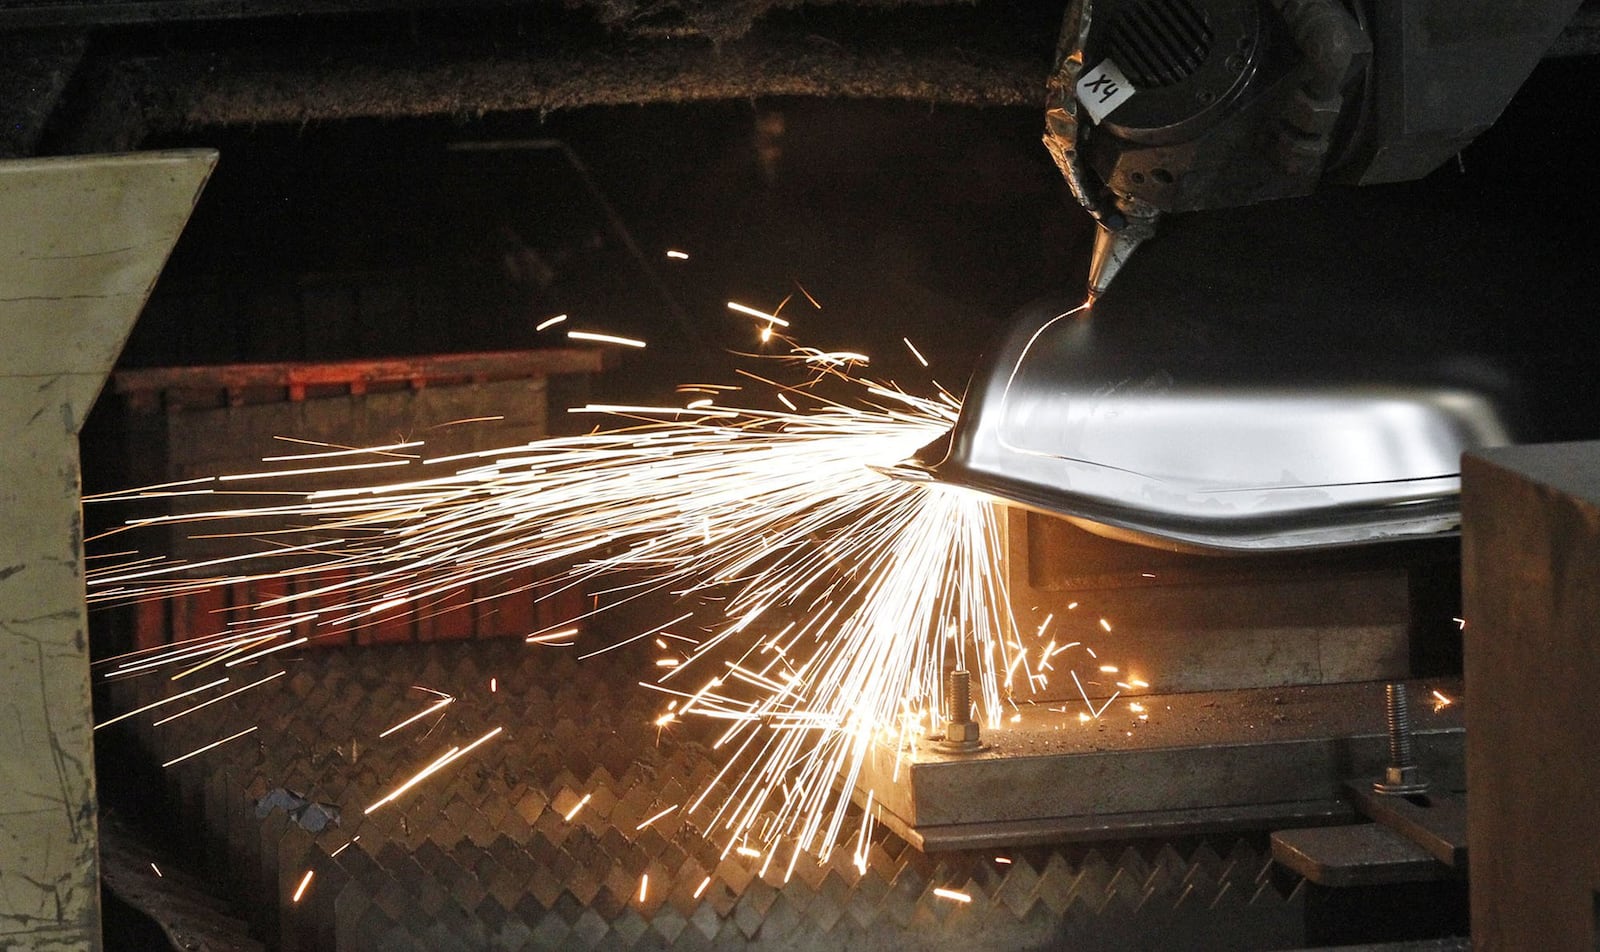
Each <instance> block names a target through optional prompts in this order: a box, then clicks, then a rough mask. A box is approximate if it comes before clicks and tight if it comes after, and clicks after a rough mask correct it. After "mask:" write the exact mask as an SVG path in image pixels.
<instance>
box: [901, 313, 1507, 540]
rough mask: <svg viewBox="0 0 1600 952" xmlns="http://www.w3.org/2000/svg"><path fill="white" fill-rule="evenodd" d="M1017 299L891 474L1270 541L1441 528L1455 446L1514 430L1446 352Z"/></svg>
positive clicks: (1389, 535) (1448, 528) (1157, 530)
mask: <svg viewBox="0 0 1600 952" xmlns="http://www.w3.org/2000/svg"><path fill="white" fill-rule="evenodd" d="M1100 309H1101V305H1097V307H1096V309H1095V311H1096V312H1097V313H1092V314H1091V312H1090V311H1089V310H1087V309H1084V308H1075V307H1063V306H1058V305H1053V304H1048V303H1047V304H1041V305H1037V306H1035V307H1032V308H1029V309H1026V310H1024V311H1023V312H1022V314H1021V315H1019V317H1018V319H1017V320H1016V321H1015V322H1014V324H1013V325H1012V327H1011V328H1010V330H1009V331H1008V332H1007V333H1006V334H1005V336H1004V338H1003V339H1002V341H1001V343H1000V346H999V347H998V348H997V350H996V351H995V352H994V353H993V354H991V356H990V358H989V359H988V361H987V365H986V367H985V368H984V369H982V370H980V371H979V372H978V374H977V375H976V376H975V377H974V379H973V381H972V383H971V384H970V386H969V389H968V393H967V397H966V401H965V403H964V405H963V410H962V415H961V418H960V421H959V422H958V423H957V425H956V426H955V428H954V429H953V431H952V432H951V433H950V434H949V436H948V438H947V439H945V440H943V441H940V442H939V443H936V444H934V445H931V446H929V447H927V448H925V449H924V450H923V451H922V452H921V453H919V454H918V456H917V457H916V458H915V459H913V460H910V461H908V462H907V463H906V464H905V465H904V466H902V467H899V468H897V469H896V470H895V474H896V475H901V476H906V477H909V478H919V477H920V478H931V479H933V480H935V481H937V482H940V483H944V484H948V485H955V486H963V487H967V488H971V489H976V490H979V491H982V492H984V493H987V494H989V495H993V496H996V497H999V498H1000V499H1003V500H1008V501H1010V502H1014V503H1018V504H1021V505H1023V506H1026V507H1029V508H1033V509H1038V510H1042V511H1045V512H1050V513H1055V514H1059V515H1062V516H1066V517H1068V518H1070V519H1073V520H1074V521H1075V522H1078V523H1079V524H1081V525H1083V526H1085V527H1086V528H1089V529H1091V530H1092V531H1096V532H1099V533H1101V534H1105V535H1111V536H1113V537H1118V538H1129V539H1132V540H1135V541H1141V542H1145V543H1149V544H1155V545H1159V546H1163V547H1168V548H1179V549H1195V550H1233V551H1269V550H1292V549H1317V548H1325V547H1333V546H1346V545H1354V544H1361V543H1369V542H1375V541H1381V540H1385V539H1394V538H1402V537H1414V536H1431V535H1439V534H1445V533H1451V532H1454V531H1456V529H1457V528H1458V526H1459V523H1460V512H1459V491H1460V478H1459V471H1460V456H1461V453H1462V451H1463V450H1468V449H1475V448H1479V447H1486V446H1497V445H1502V444H1506V443H1510V442H1513V441H1514V440H1513V435H1512V432H1511V426H1510V424H1509V423H1508V417H1509V414H1508V413H1507V410H1506V406H1505V398H1504V393H1505V392H1506V388H1505V386H1504V385H1503V384H1502V383H1501V381H1500V380H1499V379H1498V378H1497V377H1496V375H1495V374H1494V373H1493V372H1492V371H1491V370H1490V369H1489V368H1488V367H1487V366H1486V365H1484V364H1483V363H1481V362H1477V361H1473V360H1469V359H1465V358H1432V359H1427V358H1424V359H1420V360H1419V359H1417V357H1416V356H1415V355H1408V356H1407V357H1406V358H1405V359H1404V360H1403V361H1401V360H1398V359H1397V357H1396V355H1383V354H1381V353H1380V354H1376V355H1374V354H1371V353H1369V354H1366V355H1363V356H1362V358H1361V359H1351V358H1350V357H1349V356H1348V355H1342V354H1338V353H1328V352H1316V353H1312V354H1310V355H1307V354H1305V353H1299V352H1297V350H1296V347H1295V343H1296V342H1295V336H1294V335H1295V332H1294V329H1293V328H1292V327H1285V328H1283V329H1281V330H1274V329H1270V328H1269V329H1268V332H1267V333H1266V334H1265V335H1264V334H1263V328H1262V325H1261V324H1260V323H1259V322H1258V323H1255V324H1252V325H1250V326H1249V327H1247V328H1246V329H1245V330H1244V331H1242V332H1240V333H1237V334H1232V333H1231V332H1230V328H1229V326H1228V324H1227V322H1226V320H1225V319H1219V320H1216V321H1212V322H1210V323H1209V324H1207V325H1205V326H1206V330H1205V338H1206V339H1205V340H1203V341H1200V342H1197V341H1196V340H1195V337H1196V334H1195V326H1196V325H1195V323H1194V322H1175V321H1168V322H1165V323H1163V322H1162V321H1159V320H1156V321H1151V320H1149V319H1148V316H1147V315H1141V316H1140V317H1139V319H1137V320H1136V319H1135V318H1134V317H1132V316H1130V315H1128V314H1127V313H1126V312H1123V313H1116V312H1113V313H1112V314H1109V315H1103V314H1101V313H1098V312H1099V311H1100Z"/></svg>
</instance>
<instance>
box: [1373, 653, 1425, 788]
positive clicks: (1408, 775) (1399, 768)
mask: <svg viewBox="0 0 1600 952" xmlns="http://www.w3.org/2000/svg"><path fill="white" fill-rule="evenodd" d="M1383 700H1384V712H1385V714H1386V716H1387V720H1388V724H1389V766H1388V767H1387V768H1385V770H1384V772H1383V779H1382V780H1379V781H1377V782H1375V783H1374V784H1373V785H1372V789H1373V791H1374V792H1375V793H1382V794H1389V795H1392V796H1405V795H1410V794H1423V793H1427V792H1428V781H1427V780H1426V779H1424V778H1423V776H1422V768H1421V767H1418V766H1417V753H1416V748H1415V747H1414V745H1413V744H1412V738H1411V704H1410V700H1409V698H1408V697H1407V696H1406V686H1405V684H1404V683H1403V682H1400V681H1391V682H1389V683H1388V684H1386V685H1384V688H1383Z"/></svg>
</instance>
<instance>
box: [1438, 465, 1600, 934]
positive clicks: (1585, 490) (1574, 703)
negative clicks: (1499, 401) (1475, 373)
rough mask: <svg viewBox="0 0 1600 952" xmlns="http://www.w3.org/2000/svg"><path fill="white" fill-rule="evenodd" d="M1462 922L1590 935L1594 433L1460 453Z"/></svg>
mask: <svg viewBox="0 0 1600 952" xmlns="http://www.w3.org/2000/svg"><path fill="white" fill-rule="evenodd" d="M1462 479H1463V493H1462V496H1463V508H1462V516H1463V534H1462V573H1463V581H1464V587H1465V617H1466V619H1467V627H1466V630H1465V638H1466V679H1467V685H1468V688H1469V690H1470V691H1471V696H1472V705H1471V709H1470V710H1469V712H1468V717H1467V724H1468V727H1469V728H1470V730H1469V733H1468V736H1469V738H1470V740H1469V742H1468V744H1467V778H1468V782H1469V784H1470V787H1471V790H1472V797H1471V800H1470V801H1469V803H1468V809H1467V838H1468V841H1469V843H1470V846H1471V851H1472V879H1471V888H1472V935H1473V941H1474V944H1475V945H1476V946H1477V947H1479V948H1492V949H1553V948H1566V949H1578V948H1583V949H1588V948H1593V947H1594V945H1595V943H1596V942H1597V941H1600V852H1597V851H1596V849H1595V844H1596V843H1597V842H1600V798H1597V797H1596V796H1595V790H1596V789H1600V759H1597V758H1596V757H1595V756H1594V753H1593V751H1594V742H1595V738H1596V737H1597V736H1600V707H1597V706H1596V705H1595V703H1594V686H1595V684H1596V681H1597V679H1600V640H1597V637H1596V628H1595V619H1596V618H1600V557H1597V554H1600V444H1596V443H1566V444H1551V445H1545V446H1524V447H1517V448H1514V449H1504V450H1496V451H1493V452H1485V453H1481V454H1472V455H1469V456H1468V457H1467V458H1466V460H1465V464H1464V468H1463V474H1462Z"/></svg>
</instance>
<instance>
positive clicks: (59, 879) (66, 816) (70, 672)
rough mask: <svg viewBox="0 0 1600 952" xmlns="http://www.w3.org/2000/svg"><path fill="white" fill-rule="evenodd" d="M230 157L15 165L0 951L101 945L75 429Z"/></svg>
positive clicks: (7, 289) (8, 275)
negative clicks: (220, 162) (209, 180)
mask: <svg viewBox="0 0 1600 952" xmlns="http://www.w3.org/2000/svg"><path fill="white" fill-rule="evenodd" d="M215 161H216V153H214V152H209V151H205V152H202V151H194V152H181V153H149V154H143V155H131V156H89V157H80V158H72V159H47V160H26V161H14V162H0V518H3V520H4V522H3V525H4V528H3V529H0V949H10V948H27V949H50V950H53V949H84V948H98V947H99V889H98V885H97V883H96V861H95V788H94V766H93V759H92V758H93V746H92V743H91V738H90V716H89V714H90V710H89V678H88V660H89V659H88V654H89V650H88V642H87V637H86V630H87V624H86V620H85V617H84V604H83V551H82V527H81V521H80V518H79V498H78V497H79V489H78V452H77V451H78V448H77V433H78V428H79V427H80V426H81V425H82V423H83V418H84V415H85V414H86V413H87V412H88V409H89V405H90V404H91V403H92V402H93V400H94V397H95V394H96V393H98V392H99V390H100V386H101V384H102V383H104V381H105V378H106V373H107V372H108V371H109V370H110V369H111V363H112V361H113V360H114V359H115V358H116V356H117V352H118V351H119V350H120V349H121V347H122V342H123V340H124V339H125V338H126V337H127V334H128V330H129V328H131V327H132V326H133V322H134V320H135V318H137V317H138V315H139V311H140V309H141V308H142V307H143V306H144V300H145V295H146V294H148V293H149V290H150V286H151V285H152V284H153V283H154V282H155V278H156V275H157V274H158V273H159V272H160V270H161V266H162V265H163V264H164V263H165V261H166V258H167V254H168V252H169V251H170V250H171V248H172V245H173V242H175V241H176V240H177V237H178V233H179V232H180V231H181V230H182V228H183V225H184V223H185V222H186V221H187V220H188V217H189V212H190V211H191V210H192V209H193V207H194V202H195V199H196V198H197V197H198V195H199V190H200V188H201V186H202V185H203V184H204V183H205V180H206V177H207V176H208V175H209V174H210V171H211V166H212V164H213V163H214V162H215Z"/></svg>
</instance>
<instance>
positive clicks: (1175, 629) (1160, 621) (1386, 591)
mask: <svg viewBox="0 0 1600 952" xmlns="http://www.w3.org/2000/svg"><path fill="white" fill-rule="evenodd" d="M1005 532H1006V535H1005V553H1006V562H1005V565H1004V571H1005V573H1006V581H1007V587H1008V591H1009V592H1010V594H1011V613H1012V616H1013V617H1014V618H1016V620H1017V623H1018V625H1020V626H1021V627H1022V628H1023V629H1024V630H1036V629H1037V628H1038V627H1039V626H1040V625H1042V624H1044V623H1045V621H1046V619H1049V621H1050V631H1051V633H1052V635H1056V636H1058V641H1059V642H1060V643H1063V644H1064V643H1066V642H1068V641H1076V640H1082V641H1084V642H1086V643H1092V644H1093V645H1094V650H1095V651H1096V652H1097V653H1098V654H1099V655H1100V656H1101V657H1102V658H1103V660H1104V663H1109V664H1113V665H1116V666H1118V667H1119V668H1120V669H1121V670H1122V671H1123V672H1124V673H1125V674H1126V675H1129V676H1134V677H1140V678H1143V679H1145V680H1148V681H1150V682H1151V683H1153V684H1155V685H1157V687H1158V688H1159V689H1160V690H1161V691H1162V692H1163V693H1169V694H1170V693H1181V692H1185V691H1223V690H1233V689H1237V688H1264V687H1288V686H1294V685H1302V684H1331V683H1335V682H1340V681H1370V680H1375V679H1379V678H1400V677H1405V676H1406V675H1407V674H1408V673H1409V672H1410V660H1411V659H1410V643H1411V637H1410V636H1411V631H1410V629H1411V626H1412V617H1413V606H1412V600H1411V594H1410V582H1409V579H1408V572H1409V567H1408V565H1407V564H1406V563H1405V562H1403V561H1398V560H1391V561H1388V562H1383V561H1372V560H1367V561H1359V560H1354V561H1353V560H1350V559H1344V558H1335V559H1331V560H1325V561H1321V562H1317V561H1311V560H1308V559H1306V558H1305V557H1303V556H1298V557H1295V558H1293V559H1289V558H1285V557H1283V556H1278V557H1276V558H1273V557H1262V558H1240V559H1217V558H1208V557H1204V556H1195V555H1189V554H1185V553H1173V552H1166V551H1161V550H1157V549H1152V548H1150V547H1148V546H1135V545H1129V544H1127V543H1123V542H1116V541H1113V540H1109V539H1105V538H1102V537H1100V536H1098V535H1094V534H1091V533H1088V532H1085V531H1083V530H1081V529H1079V528H1076V527H1075V526H1073V525H1072V524H1071V523H1068V522H1067V521H1066V520H1063V519H1058V518H1054V517H1051V516H1046V515H1043V514H1041V513H1033V512H1025V511H1023V510H1021V509H1017V508H1014V507H1013V508H1011V510H1010V511H1009V512H1008V513H1007V514H1006V521H1005ZM1101 618H1108V619H1110V620H1111V621H1112V622H1114V630H1113V631H1112V632H1106V631H1104V630H1102V629H1101V628H1100V626H1099V620H1100V619H1101ZM1116 680H1119V679H1107V678H1097V677H1095V678H1090V679H1088V680H1087V681H1086V682H1085V684H1084V685H1083V687H1084V690H1085V692H1086V693H1087V695H1088V696H1089V697H1091V698H1096V697H1108V696H1110V695H1111V694H1112V693H1113V692H1114V691H1116V690H1118V688H1117V687H1116V685H1115V681H1116ZM1120 680H1124V681H1126V680H1127V678H1126V677H1124V678H1121V679H1120ZM1077 696H1078V695H1077V686H1076V685H1074V684H1073V682H1072V681H1071V680H1070V679H1068V678H1055V679H1052V680H1051V682H1050V684H1049V685H1048V686H1046V687H1044V688H1040V689H1039V693H1037V694H1036V695H1034V699H1035V700H1052V701H1059V700H1071V699H1073V698H1075V697H1077Z"/></svg>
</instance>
